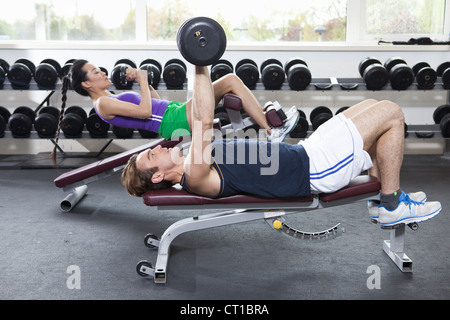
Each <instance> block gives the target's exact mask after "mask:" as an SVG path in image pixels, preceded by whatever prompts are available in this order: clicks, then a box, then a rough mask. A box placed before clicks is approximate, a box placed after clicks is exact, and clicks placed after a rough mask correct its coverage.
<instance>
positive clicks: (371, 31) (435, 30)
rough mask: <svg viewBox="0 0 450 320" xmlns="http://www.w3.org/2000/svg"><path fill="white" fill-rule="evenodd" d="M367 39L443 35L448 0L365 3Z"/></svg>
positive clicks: (399, 0)
mask: <svg viewBox="0 0 450 320" xmlns="http://www.w3.org/2000/svg"><path fill="white" fill-rule="evenodd" d="M365 4H366V6H365V12H364V15H365V19H364V20H365V34H366V35H365V37H366V38H368V39H370V38H373V39H376V38H397V39H398V38H405V37H413V36H414V37H417V36H431V37H439V36H441V37H442V36H444V33H445V30H444V21H445V12H446V10H445V5H446V1H445V0H366V1H365Z"/></svg>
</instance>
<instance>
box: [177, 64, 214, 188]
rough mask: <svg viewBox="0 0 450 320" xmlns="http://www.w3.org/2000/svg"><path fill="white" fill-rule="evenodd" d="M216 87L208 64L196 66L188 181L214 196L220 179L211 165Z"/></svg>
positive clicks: (185, 166)
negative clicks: (214, 88) (206, 65)
mask: <svg viewBox="0 0 450 320" xmlns="http://www.w3.org/2000/svg"><path fill="white" fill-rule="evenodd" d="M214 101H215V98H214V90H213V87H212V83H211V78H210V76H209V73H208V69H207V67H198V66H196V67H195V78H194V89H193V97H192V108H191V109H192V111H191V112H192V115H191V116H192V143H191V146H190V148H189V153H188V155H187V157H186V160H185V163H184V172H185V178H186V183H187V185H188V187H189V189H190V190H191V191H192V192H195V193H198V194H201V195H206V196H215V195H217V193H218V192H219V189H220V179H219V176H218V174H217V172H216V170H214V169H213V168H212V167H211V164H212V157H211V150H212V146H211V140H212V137H213V120H214V107H215V105H214V104H215V102H214Z"/></svg>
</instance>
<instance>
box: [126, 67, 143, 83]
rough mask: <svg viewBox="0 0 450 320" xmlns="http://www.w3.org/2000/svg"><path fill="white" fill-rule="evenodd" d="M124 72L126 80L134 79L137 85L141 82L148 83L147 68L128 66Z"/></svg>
mask: <svg viewBox="0 0 450 320" xmlns="http://www.w3.org/2000/svg"><path fill="white" fill-rule="evenodd" d="M126 72H127V80H128V81H136V82H138V83H139V85H142V84H145V85H148V73H147V70H140V69H134V68H128V69H127V71H126Z"/></svg>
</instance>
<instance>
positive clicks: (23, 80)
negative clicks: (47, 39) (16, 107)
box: [8, 58, 36, 90]
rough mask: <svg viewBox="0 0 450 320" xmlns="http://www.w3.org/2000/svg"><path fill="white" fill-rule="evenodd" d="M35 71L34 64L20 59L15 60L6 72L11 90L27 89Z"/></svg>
mask: <svg viewBox="0 0 450 320" xmlns="http://www.w3.org/2000/svg"><path fill="white" fill-rule="evenodd" d="M35 69H36V67H35V65H34V63H33V62H31V61H30V60H28V59H25V58H21V59H18V60H16V62H14V64H13V65H12V66H11V67H10V68H9V72H8V80H9V82H11V86H12V87H13V89H18V90H21V89H28V88H29V87H30V82H31V79H33V75H34V71H35Z"/></svg>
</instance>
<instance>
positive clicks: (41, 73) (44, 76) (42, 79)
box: [34, 59, 63, 89]
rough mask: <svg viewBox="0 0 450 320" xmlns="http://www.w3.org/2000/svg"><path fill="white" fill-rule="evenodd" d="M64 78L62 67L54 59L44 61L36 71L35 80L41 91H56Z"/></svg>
mask: <svg viewBox="0 0 450 320" xmlns="http://www.w3.org/2000/svg"><path fill="white" fill-rule="evenodd" d="M62 76H63V74H62V68H61V65H60V64H59V63H58V61H56V60H53V59H44V60H42V61H41V63H40V64H39V65H38V66H36V69H35V71H34V80H35V81H36V83H37V85H38V88H39V89H54V88H55V85H56V82H57V81H58V79H59V78H61V77H62Z"/></svg>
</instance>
